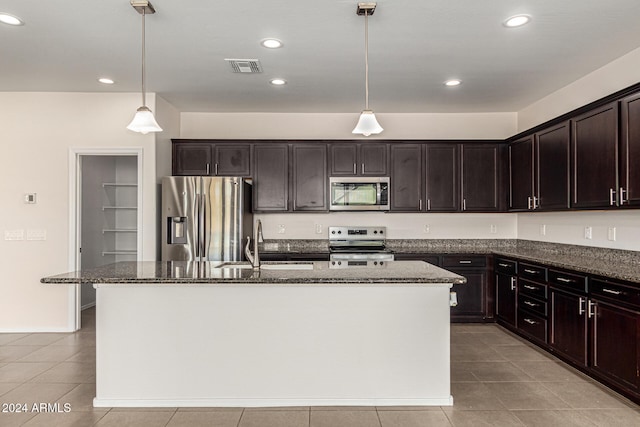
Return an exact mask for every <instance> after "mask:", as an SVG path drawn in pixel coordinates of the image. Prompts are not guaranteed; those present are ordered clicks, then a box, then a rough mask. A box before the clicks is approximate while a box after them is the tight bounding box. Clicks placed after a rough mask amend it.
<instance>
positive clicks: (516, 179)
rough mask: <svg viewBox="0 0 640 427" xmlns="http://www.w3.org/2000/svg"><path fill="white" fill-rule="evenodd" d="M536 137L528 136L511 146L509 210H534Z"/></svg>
mask: <svg viewBox="0 0 640 427" xmlns="http://www.w3.org/2000/svg"><path fill="white" fill-rule="evenodd" d="M533 147H534V136H533V135H531V136H527V137H525V138H522V139H520V140H518V141H515V142H512V143H511V144H510V145H509V184H510V185H509V210H513V211H526V210H530V209H533V197H534V194H535V189H534V184H533V183H534V176H533V175H534V167H533V163H534V162H533V155H534V154H533V153H534V148H533Z"/></svg>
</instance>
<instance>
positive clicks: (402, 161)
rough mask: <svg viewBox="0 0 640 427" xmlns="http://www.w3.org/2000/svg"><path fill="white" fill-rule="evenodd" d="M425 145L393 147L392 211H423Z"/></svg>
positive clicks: (394, 145)
mask: <svg viewBox="0 0 640 427" xmlns="http://www.w3.org/2000/svg"><path fill="white" fill-rule="evenodd" d="M422 146H423V144H393V145H391V156H390V157H391V177H390V181H391V195H390V209H391V210H392V211H398V212H420V211H422V210H423V205H422V200H423V198H424V194H423V192H424V187H423V185H422V181H423V168H422V165H423V153H422Z"/></svg>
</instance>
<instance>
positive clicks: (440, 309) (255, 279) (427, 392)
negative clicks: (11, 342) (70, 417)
mask: <svg viewBox="0 0 640 427" xmlns="http://www.w3.org/2000/svg"><path fill="white" fill-rule="evenodd" d="M246 267H247V266H246V265H241V264H235V263H226V264H225V265H220V264H219V263H188V262H141V263H127V262H121V263H116V264H111V265H109V266H105V267H101V268H96V269H92V270H88V271H81V272H75V273H68V274H63V275H58V276H52V277H48V278H44V279H42V282H43V283H47V284H54V285H59V284H80V283H93V285H94V287H95V288H96V290H97V291H96V292H97V309H96V340H97V343H96V398H95V399H94V406H98V407H125V406H129V407H131V406H148V407H150V406H153V407H159V406H169V407H183V406H202V407H204V406H236V407H238V406H239V407H249V406H325V405H336V406H337V405H350V406H352V405H371V406H374V405H375V406H383V405H437V406H442V405H452V404H453V398H452V396H451V391H450V349H449V299H450V295H449V289H450V287H451V286H452V285H453V284H457V283H464V282H465V279H464V278H463V277H461V276H458V275H456V274H453V273H450V272H448V271H446V270H443V269H440V268H438V267H435V266H432V265H430V264H427V263H424V262H420V261H395V262H389V263H386V264H385V265H383V266H380V267H376V268H365V267H363V268H358V267H353V268H332V266H331V265H330V263H329V262H313V263H291V264H286V263H265V264H264V265H263V268H261V269H260V270H253V269H251V268H246Z"/></svg>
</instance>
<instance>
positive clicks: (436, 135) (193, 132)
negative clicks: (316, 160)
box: [180, 112, 516, 140]
mask: <svg viewBox="0 0 640 427" xmlns="http://www.w3.org/2000/svg"><path fill="white" fill-rule="evenodd" d="M359 114H360V113H359V112H355V113H353V114H337V113H336V114H294V113H291V114H285V113H280V114H275V113H274V114H271V113H246V114H243V113H182V114H181V127H180V137H181V138H211V139H216V138H221V139H222V138H230V139H234V138H236V139H240V138H247V139H358V138H362V139H364V140H373V139H505V138H508V137H510V136H512V135H514V134H515V133H516V114H515V113H477V114H376V117H377V118H378V121H379V122H380V125H381V126H382V127H383V128H384V129H385V130H384V132H382V133H381V134H379V135H372V136H370V137H358V136H357V135H353V134H352V133H351V131H352V130H353V128H354V127H355V125H356V123H357V121H358V116H359Z"/></svg>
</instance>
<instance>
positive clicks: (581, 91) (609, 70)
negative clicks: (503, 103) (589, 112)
mask: <svg viewBox="0 0 640 427" xmlns="http://www.w3.org/2000/svg"><path fill="white" fill-rule="evenodd" d="M638 69H640V48H638V49H636V50H633V51H631V52H629V53H628V54H626V55H624V56H621V57H620V58H618V59H616V60H615V61H612V62H610V63H608V64H607V65H605V66H604V67H602V68H599V69H597V70H596V71H594V72H592V73H590V74H587V75H586V76H584V77H582V78H581V79H579V80H576V81H575V82H573V83H571V84H569V85H567V86H565V87H563V88H562V89H560V90H558V91H556V92H554V93H552V94H550V95H548V96H546V97H544V98H542V99H540V100H539V101H536V102H534V103H533V104H531V105H529V106H528V107H526V108H523V109H522V110H520V111H518V132H524V131H525V130H527V129H530V128H532V127H534V126H536V125H539V124H541V123H544V122H546V121H547V120H551V119H553V118H555V117H558V116H560V115H562V114H565V113H568V112H569V111H572V110H575V109H576V108H579V107H582V106H583V105H586V104H589V103H590V102H593V101H596V100H598V99H600V98H603V97H605V96H607V95H611V94H612V93H614V92H617V91H619V90H622V89H624V88H626V87H629V86H632V85H634V84H636V83H638V81H640V74H639V73H638Z"/></svg>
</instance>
